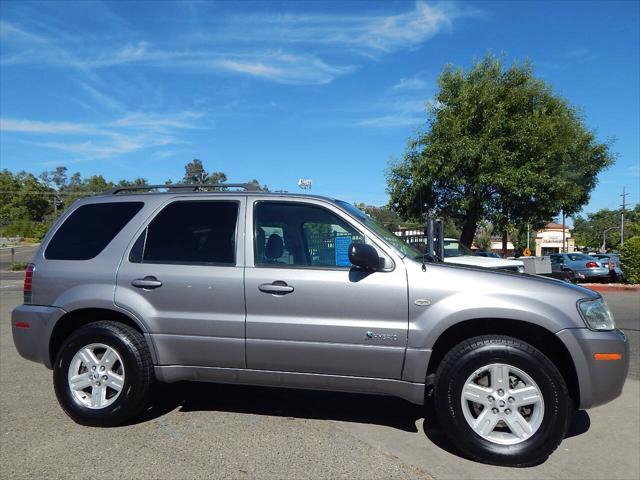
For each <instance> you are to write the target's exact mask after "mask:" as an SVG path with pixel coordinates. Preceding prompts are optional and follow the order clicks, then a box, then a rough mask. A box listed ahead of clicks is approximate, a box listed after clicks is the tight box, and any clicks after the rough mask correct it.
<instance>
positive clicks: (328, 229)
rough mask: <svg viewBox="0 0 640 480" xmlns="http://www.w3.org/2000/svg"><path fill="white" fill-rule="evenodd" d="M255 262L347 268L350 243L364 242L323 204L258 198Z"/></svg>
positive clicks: (355, 231) (348, 265) (267, 264)
mask: <svg viewBox="0 0 640 480" xmlns="http://www.w3.org/2000/svg"><path fill="white" fill-rule="evenodd" d="M254 232H255V233H254V244H255V249H254V252H255V264H256V265H262V266H300V267H329V268H331V267H334V268H335V267H345V268H350V267H351V266H352V265H351V262H350V261H349V245H351V243H354V242H360V243H364V237H363V236H362V235H361V234H360V233H359V232H358V231H357V230H355V229H354V228H353V227H352V226H351V225H349V224H348V223H347V222H345V221H344V220H342V219H341V218H340V217H338V216H337V215H335V214H334V213H332V212H330V211H329V210H326V209H325V208H322V207H317V206H314V205H305V204H302V203H285V202H258V203H257V204H256V208H255V228H254Z"/></svg>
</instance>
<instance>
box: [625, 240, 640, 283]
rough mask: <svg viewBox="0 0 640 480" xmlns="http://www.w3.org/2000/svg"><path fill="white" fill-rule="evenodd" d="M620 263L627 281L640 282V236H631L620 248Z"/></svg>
mask: <svg viewBox="0 0 640 480" xmlns="http://www.w3.org/2000/svg"><path fill="white" fill-rule="evenodd" d="M620 263H622V271H623V272H624V276H625V279H626V281H627V283H640V237H631V238H630V239H629V240H627V241H626V242H624V245H622V248H620Z"/></svg>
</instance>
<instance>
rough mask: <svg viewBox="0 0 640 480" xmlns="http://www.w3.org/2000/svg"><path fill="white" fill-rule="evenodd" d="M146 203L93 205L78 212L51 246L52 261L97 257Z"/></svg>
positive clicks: (48, 256) (46, 254)
mask: <svg viewBox="0 0 640 480" xmlns="http://www.w3.org/2000/svg"><path fill="white" fill-rule="evenodd" d="M142 206H143V203H142V202H107V203H91V204H88V205H83V206H81V207H79V208H78V209H76V210H75V211H74V212H73V213H72V214H71V215H69V217H68V218H67V219H66V220H65V221H64V223H63V224H62V225H61V226H60V228H58V230H57V231H56V233H55V235H54V236H53V238H52V239H51V241H50V242H49V245H47V249H46V250H45V252H44V256H45V258H46V259H48V260H89V259H91V258H94V257H96V256H97V255H98V254H99V253H100V252H101V251H102V250H104V249H105V247H106V246H107V245H108V244H109V243H110V242H111V240H113V239H114V237H115V236H116V235H117V234H118V233H120V230H122V229H123V228H124V226H125V225H126V224H127V223H129V221H130V220H131V219H132V218H133V217H134V215H135V214H136V213H138V212H139V211H140V209H141V208H142Z"/></svg>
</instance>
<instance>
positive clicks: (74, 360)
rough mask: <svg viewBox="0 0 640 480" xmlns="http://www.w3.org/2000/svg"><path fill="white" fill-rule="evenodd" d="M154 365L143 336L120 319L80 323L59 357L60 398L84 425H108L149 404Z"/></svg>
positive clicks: (57, 380)
mask: <svg viewBox="0 0 640 480" xmlns="http://www.w3.org/2000/svg"><path fill="white" fill-rule="evenodd" d="M153 379H154V375H153V365H152V362H151V355H150V353H149V349H148V346H147V343H146V342H145V340H144V337H143V336H142V334H140V332H138V331H137V330H135V329H133V328H131V327H129V326H127V325H124V324H120V323H116V322H109V321H100V322H95V323H90V324H88V325H85V326H83V327H81V328H79V329H78V330H77V331H75V332H74V333H73V334H71V335H70V336H69V337H68V338H67V339H66V340H65V342H64V344H63V345H62V347H61V348H60V351H59V352H58V355H57V357H56V361H55V365H54V369H53V384H54V388H55V392H56V396H57V397H58V402H60V405H61V406H62V408H63V410H64V411H65V412H66V413H67V415H69V416H70V417H71V418H72V419H73V420H74V421H75V422H77V423H79V424H81V425H89V426H98V427H110V426H115V425H119V424H121V423H124V422H126V421H127V420H129V419H131V418H132V417H134V416H135V415H137V414H138V413H139V412H140V411H141V410H142V409H143V408H144V407H145V406H146V405H147V403H148V399H149V394H150V389H151V385H152V383H153Z"/></svg>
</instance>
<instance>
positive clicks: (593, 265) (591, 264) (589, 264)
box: [586, 262, 600, 268]
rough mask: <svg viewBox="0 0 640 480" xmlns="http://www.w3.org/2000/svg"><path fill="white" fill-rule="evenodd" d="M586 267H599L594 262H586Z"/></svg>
mask: <svg viewBox="0 0 640 480" xmlns="http://www.w3.org/2000/svg"><path fill="white" fill-rule="evenodd" d="M586 267H587V268H598V267H600V265H598V264H597V263H596V262H587V265H586Z"/></svg>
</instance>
